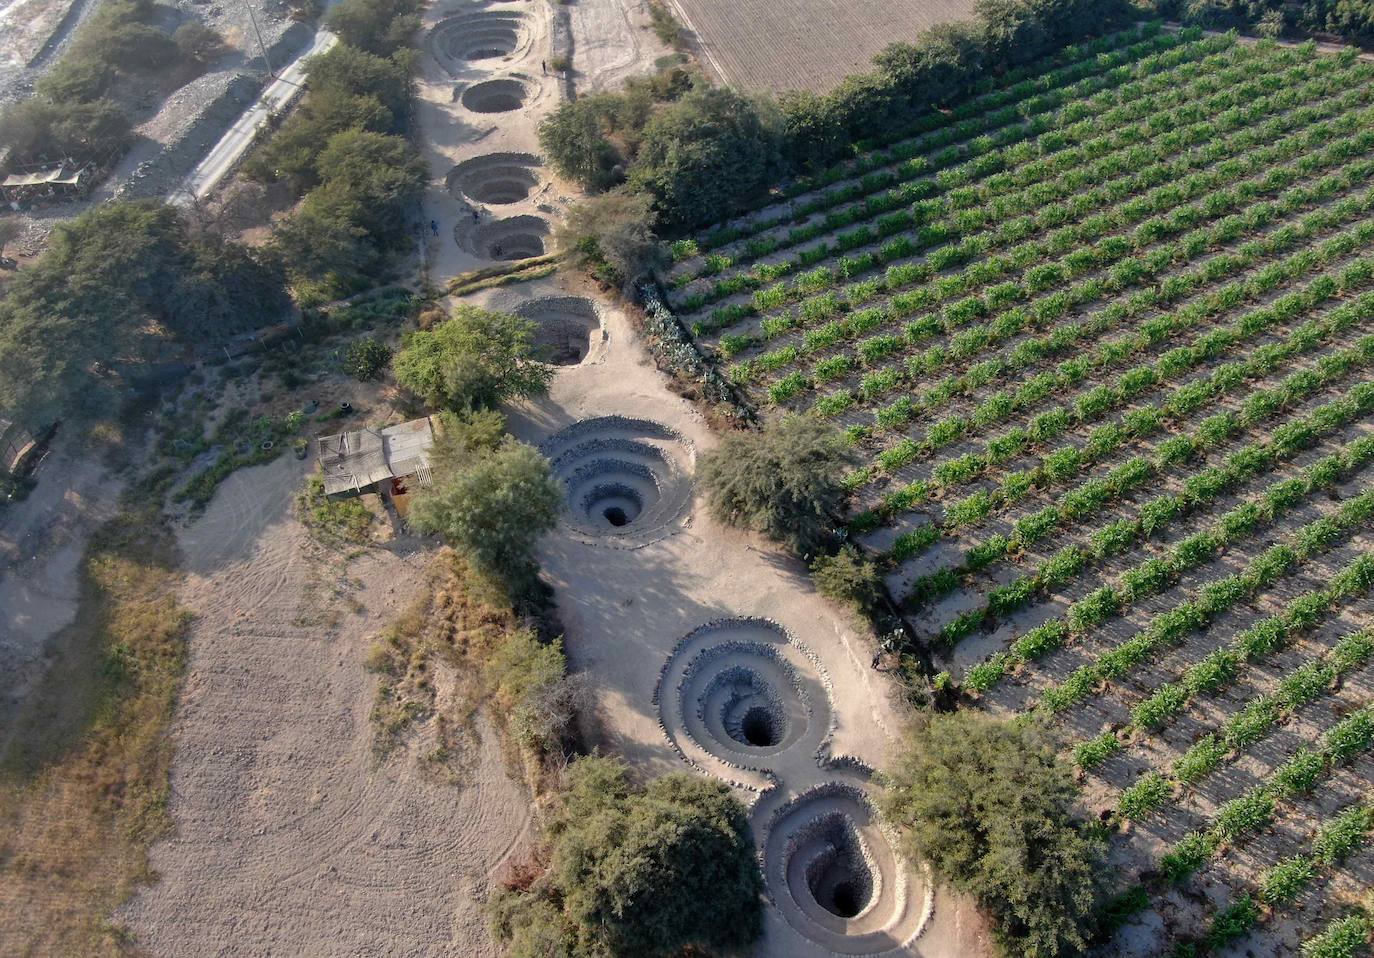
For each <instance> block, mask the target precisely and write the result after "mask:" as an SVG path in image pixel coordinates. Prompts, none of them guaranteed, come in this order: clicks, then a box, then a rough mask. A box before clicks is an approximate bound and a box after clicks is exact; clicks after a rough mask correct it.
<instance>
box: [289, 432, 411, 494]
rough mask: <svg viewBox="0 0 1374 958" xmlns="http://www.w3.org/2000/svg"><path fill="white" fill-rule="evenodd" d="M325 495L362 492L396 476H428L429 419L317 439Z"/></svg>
mask: <svg viewBox="0 0 1374 958" xmlns="http://www.w3.org/2000/svg"><path fill="white" fill-rule="evenodd" d="M316 443H317V448H318V450H319V459H320V471H321V472H322V473H323V474H324V492H325V495H336V494H338V493H345V492H361V491H362V490H364V489H366V488H367V487H368V486H371V485H374V484H375V483H378V482H381V481H382V480H384V479H392V478H395V477H397V476H411V475H417V474H418V475H420V476H421V477H422V478H424V477H427V476H428V474H429V453H430V449H431V448H432V447H433V446H434V425H433V423H431V422H430V420H429V417H428V416H426V417H425V418H424V419H413V420H411V421H410V422H403V423H401V424H400V425H396V426H387V427H385V428H383V429H358V430H354V431H353V432H345V433H340V434H339V435H337V436H323V437H321V438H320V439H318V440H316Z"/></svg>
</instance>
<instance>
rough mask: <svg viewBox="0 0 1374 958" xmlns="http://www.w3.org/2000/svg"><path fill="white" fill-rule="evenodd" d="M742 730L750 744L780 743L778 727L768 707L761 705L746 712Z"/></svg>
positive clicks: (760, 745) (761, 745)
mask: <svg viewBox="0 0 1374 958" xmlns="http://www.w3.org/2000/svg"><path fill="white" fill-rule="evenodd" d="M740 732H741V733H743V735H744V740H745V741H746V742H748V743H749V744H750V745H754V746H758V747H766V746H769V745H777V744H778V737H779V736H778V729H777V727H776V723H774V721H773V715H772V713H771V712H769V711H768V709H766V708H762V707H760V706H755V707H754V708H751V709H750V710H749V711H747V712H745V713H744V720H743V721H742V722H740Z"/></svg>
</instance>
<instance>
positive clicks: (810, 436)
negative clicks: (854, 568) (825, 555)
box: [697, 417, 852, 556]
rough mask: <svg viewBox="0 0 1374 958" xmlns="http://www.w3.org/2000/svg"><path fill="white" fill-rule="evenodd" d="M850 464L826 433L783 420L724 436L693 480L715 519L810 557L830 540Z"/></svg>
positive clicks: (813, 424) (798, 420)
mask: <svg viewBox="0 0 1374 958" xmlns="http://www.w3.org/2000/svg"><path fill="white" fill-rule="evenodd" d="M851 457H852V452H851V450H850V448H849V445H848V444H847V443H846V442H845V439H844V437H843V436H842V435H841V434H840V433H838V432H837V431H836V430H835V429H834V428H833V427H830V426H828V425H826V424H824V423H821V422H819V421H817V420H814V419H808V418H802V417H787V418H784V419H781V420H777V421H775V422H771V423H769V424H768V425H767V426H765V427H764V428H763V429H762V430H760V431H749V432H734V433H730V434H729V435H727V436H726V437H725V438H724V440H722V442H721V443H720V445H719V446H717V447H716V448H715V449H712V450H710V451H709V452H706V453H704V454H703V455H702V457H701V461H700V463H699V464H698V467H697V477H698V480H699V482H700V483H701V487H702V489H703V490H704V491H705V493H706V497H707V500H708V502H709V504H710V507H711V511H712V513H713V514H714V515H715V516H716V518H717V519H719V520H720V521H722V522H725V523H728V524H730V525H735V526H741V527H744V528H747V529H753V530H755V531H756V532H762V533H764V534H765V535H767V536H768V537H769V538H771V539H773V540H775V541H777V542H781V543H783V544H785V545H787V546H788V547H789V548H791V549H792V550H794V551H795V552H797V553H798V554H799V555H802V556H810V555H813V554H815V553H817V552H819V551H821V550H822V549H823V547H824V546H825V545H826V544H827V543H829V542H831V541H832V540H833V538H834V535H835V517H836V516H837V515H839V512H840V509H841V507H842V506H843V504H844V501H845V498H846V496H847V493H846V491H845V487H844V471H845V467H846V466H847V465H848V464H850V462H851V461H852V458H851Z"/></svg>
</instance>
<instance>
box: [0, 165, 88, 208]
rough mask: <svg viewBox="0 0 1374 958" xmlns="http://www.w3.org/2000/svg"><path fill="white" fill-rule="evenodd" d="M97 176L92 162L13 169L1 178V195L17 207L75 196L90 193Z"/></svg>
mask: <svg viewBox="0 0 1374 958" xmlns="http://www.w3.org/2000/svg"><path fill="white" fill-rule="evenodd" d="M93 179H94V177H93V176H92V172H91V168H90V167H88V166H76V165H74V164H71V163H65V162H64V163H58V164H57V165H55V166H48V167H44V168H42V169H37V170H29V171H27V172H21V173H11V174H10V175H9V176H7V177H5V178H4V180H0V197H3V198H4V199H5V200H6V201H7V202H9V203H10V205H11V206H14V207H23V206H27V205H29V204H30V203H34V202H41V201H44V200H53V201H61V200H74V199H79V198H83V197H85V196H86V195H87V194H88V193H90V191H91V182H92V180H93Z"/></svg>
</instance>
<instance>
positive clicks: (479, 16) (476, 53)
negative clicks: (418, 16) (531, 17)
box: [427, 10, 529, 75]
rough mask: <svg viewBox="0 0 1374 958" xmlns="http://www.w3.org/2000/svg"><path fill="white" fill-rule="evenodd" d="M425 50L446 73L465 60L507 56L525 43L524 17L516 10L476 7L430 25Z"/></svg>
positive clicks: (451, 71) (458, 67) (457, 67)
mask: <svg viewBox="0 0 1374 958" xmlns="http://www.w3.org/2000/svg"><path fill="white" fill-rule="evenodd" d="M427 43H428V46H429V51H430V53H432V54H433V55H434V58H435V59H436V60H438V61H439V63H440V64H441V65H442V66H443V67H444V69H445V70H447V71H448V72H449V73H451V74H454V75H457V73H458V72H459V71H460V70H461V69H462V68H463V67H464V66H465V65H466V64H468V63H473V62H477V63H480V62H482V61H488V60H499V59H503V58H505V57H510V56H513V55H515V54H516V53H518V52H519V51H521V50H523V49H525V48H526V47H527V46H528V45H529V24H528V18H527V16H526V14H525V13H524V12H523V11H520V10H477V11H473V12H470V13H460V14H457V15H455V16H452V17H446V18H445V19H443V20H440V21H439V22H438V23H436V24H435V25H434V26H433V27H431V28H430V31H429V35H428V38H427Z"/></svg>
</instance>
